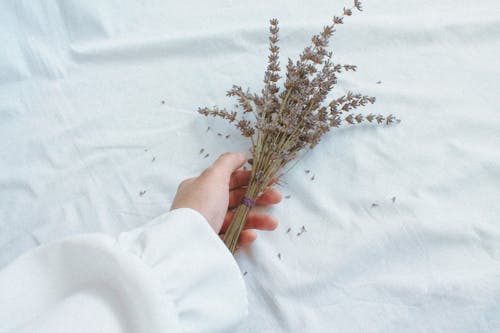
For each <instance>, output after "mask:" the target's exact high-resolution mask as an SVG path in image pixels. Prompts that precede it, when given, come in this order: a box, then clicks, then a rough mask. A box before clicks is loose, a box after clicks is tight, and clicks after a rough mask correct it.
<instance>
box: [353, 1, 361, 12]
mask: <svg viewBox="0 0 500 333" xmlns="http://www.w3.org/2000/svg"><path fill="white" fill-rule="evenodd" d="M354 7H355V8H356V9H357V10H359V11H360V12H362V11H363V7H362V5H361V2H360V1H359V0H354Z"/></svg>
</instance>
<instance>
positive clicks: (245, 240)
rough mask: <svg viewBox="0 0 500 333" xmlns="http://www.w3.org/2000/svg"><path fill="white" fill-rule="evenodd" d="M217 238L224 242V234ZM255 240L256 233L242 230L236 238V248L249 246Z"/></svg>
mask: <svg viewBox="0 0 500 333" xmlns="http://www.w3.org/2000/svg"><path fill="white" fill-rule="evenodd" d="M219 237H220V238H221V239H222V240H224V234H220V235H219ZM256 239H257V233H256V232H255V230H251V229H249V230H243V231H242V232H241V233H240V237H239V238H238V247H240V246H247V245H250V244H251V243H252V242H253V241H254V240H256Z"/></svg>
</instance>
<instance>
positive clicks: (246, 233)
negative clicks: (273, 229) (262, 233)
mask: <svg viewBox="0 0 500 333" xmlns="http://www.w3.org/2000/svg"><path fill="white" fill-rule="evenodd" d="M256 239H257V233H256V232H255V231H254V230H243V231H242V232H241V234H240V238H239V239H238V246H248V245H250V244H252V242H253V241H254V240H256Z"/></svg>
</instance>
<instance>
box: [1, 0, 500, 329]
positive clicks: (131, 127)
mask: <svg viewBox="0 0 500 333" xmlns="http://www.w3.org/2000/svg"><path fill="white" fill-rule="evenodd" d="M362 2H363V7H364V11H363V12H362V13H357V12H355V14H354V15H353V16H352V17H350V18H346V19H345V24H344V25H342V26H338V27H337V28H336V30H337V31H336V32H335V34H334V36H333V38H332V42H331V46H332V51H333V52H334V54H333V61H334V62H335V63H338V64H345V63H347V64H354V65H357V66H358V71H357V72H355V73H353V72H349V73H343V74H341V75H339V77H338V79H339V80H338V85H337V86H336V87H335V88H334V91H333V92H332V94H331V96H329V98H328V99H330V98H335V97H339V96H340V95H342V94H345V93H346V92H347V91H353V92H354V93H357V92H359V93H363V94H367V95H370V96H375V97H376V98H377V102H376V103H375V104H374V105H369V106H367V107H365V108H362V109H360V110H359V112H362V113H365V114H368V113H370V112H373V113H381V114H391V113H392V114H394V115H396V116H398V117H399V118H401V119H402V122H401V123H400V124H398V125H396V126H373V125H368V124H362V125H356V126H343V127H341V128H338V129H335V130H332V131H331V132H330V133H328V134H327V135H326V136H325V137H324V138H323V140H322V141H321V142H320V143H319V144H318V145H317V146H316V147H315V148H314V150H313V151H311V152H310V153H309V154H307V155H306V156H305V157H304V158H303V159H302V160H301V161H299V162H298V163H297V164H296V165H295V167H294V168H293V169H292V170H291V171H290V172H288V173H287V174H286V175H285V176H284V177H283V179H282V181H281V184H283V186H282V187H281V190H282V191H283V194H284V195H285V196H287V195H290V197H289V198H288V199H285V200H283V202H282V203H281V204H279V205H276V206H274V207H273V208H272V210H271V212H270V213H272V214H273V215H274V216H276V217H277V218H278V219H279V221H280V226H279V227H278V229H277V230H276V231H275V232H270V233H268V232H258V239H257V241H256V242H255V243H254V244H253V245H252V247H251V248H250V249H248V251H241V252H240V253H238V254H237V255H236V259H237V261H238V263H239V265H240V268H241V271H242V272H247V274H246V275H245V277H244V279H245V282H246V284H247V289H248V301H249V304H250V305H249V316H248V317H247V319H246V320H245V321H244V323H243V324H242V325H241V326H240V328H238V329H237V330H236V331H235V332H238V333H255V332H259V333H261V332H263V333H268V332H269V333H290V332H293V333H295V332H299V333H303V332H305V333H309V332H312V333H316V332H320V333H323V332H341V333H366V332H368V333H372V332H373V333H401V332H404V333H441V332H444V333H449V332H453V333H471V332H474V333H476V332H477V333H497V332H500V316H499V313H500V223H499V221H500V204H499V201H500V149H499V147H500V111H499V102H498V95H499V79H500V57H499V54H500V1H499V0H439V1H437V0H383V1H382V0H366V1H362ZM351 5H352V0H307V1H304V0H273V1H269V0H238V1H235V0H210V1H202V0H182V1H174V0H148V1H141V0H105V1H103V0H38V1H33V0H1V1H0V266H2V267H3V266H5V265H6V264H7V263H9V262H10V261H11V260H13V259H14V258H15V257H17V256H18V255H20V254H21V253H23V252H26V251H27V250H29V249H30V248H32V247H34V246H37V245H38V244H44V243H47V242H49V241H52V240H55V239H59V238H61V237H64V236H67V235H72V234H78V233H83V232H102V233H106V234H109V235H116V234H118V233H120V232H122V231H125V230H129V229H131V228H133V227H137V226H141V225H143V224H144V223H147V221H149V220H151V219H152V218H154V217H156V216H158V215H160V214H161V213H162V212H164V211H165V209H166V207H168V205H169V202H170V201H171V200H172V199H173V196H174V194H175V191H176V188H177V186H178V184H179V182H180V181H182V180H183V179H185V178H188V177H193V176H196V175H198V174H199V173H200V172H202V171H203V170H204V169H205V168H206V167H208V166H209V165H210V164H211V163H213V161H214V160H215V159H216V158H217V156H218V155H219V154H221V153H223V152H226V151H248V148H249V145H250V143H249V140H248V139H247V138H242V137H241V136H240V134H239V133H238V131H237V130H236V129H235V128H234V126H233V124H227V123H226V122H223V121H220V120H218V119H217V120H215V119H213V118H205V117H202V116H201V115H199V114H197V112H196V111H197V108H198V107H203V106H208V107H210V106H213V105H218V106H220V107H225V108H227V109H228V110H233V105H234V104H235V100H234V99H231V98H229V97H226V96H225V92H226V90H228V89H230V88H231V86H232V85H233V84H238V85H241V86H242V87H243V89H246V87H249V88H250V89H251V91H252V92H260V90H261V89H262V87H263V82H262V81H263V77H264V76H263V74H264V70H265V68H266V66H267V63H266V61H267V56H268V42H269V41H268V22H269V19H270V18H273V17H276V18H278V19H279V21H280V63H281V67H282V68H284V67H285V65H286V62H287V58H288V57H290V58H291V59H292V60H295V59H297V56H298V55H299V54H300V52H301V51H302V50H303V48H304V47H305V46H306V45H308V44H309V43H310V40H311V37H312V36H313V34H315V33H318V32H320V31H321V29H322V27H323V26H324V25H326V24H328V23H329V22H331V20H332V17H333V16H334V15H336V14H339V13H341V12H342V8H343V7H350V6H351ZM279 83H280V85H281V83H282V81H280V82H279ZM247 116H249V118H250V119H251V115H249V114H247ZM209 126H210V129H208V127H209ZM217 133H220V134H221V136H219V135H217ZM226 135H230V137H228V138H226ZM202 149H204V151H203V153H201V154H200V151H201V150H202ZM207 154H208V156H207ZM205 156H207V157H206V158H205ZM306 170H309V173H306V172H305V171H306ZM313 176H314V180H312V178H313ZM393 198H394V202H393V200H392V199H393ZM374 204H375V205H374ZM302 226H304V227H305V229H306V230H307V231H306V232H303V233H301V230H302ZM289 228H290V231H289V232H287V230H288V229H289ZM299 233H301V234H300V235H299V236H297V234H299ZM278 254H280V257H278ZM280 258H281V259H280ZM0 297H1V295H0Z"/></svg>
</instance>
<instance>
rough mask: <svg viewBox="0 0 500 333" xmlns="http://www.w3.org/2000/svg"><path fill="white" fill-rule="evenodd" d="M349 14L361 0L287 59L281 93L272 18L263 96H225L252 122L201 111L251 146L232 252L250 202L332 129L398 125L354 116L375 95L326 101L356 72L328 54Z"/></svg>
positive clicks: (231, 233) (230, 238) (390, 119)
mask: <svg viewBox="0 0 500 333" xmlns="http://www.w3.org/2000/svg"><path fill="white" fill-rule="evenodd" d="M353 10H357V11H362V5H361V2H360V1H359V0H354V4H353V7H352V8H344V10H343V15H342V16H334V17H333V21H332V24H331V25H327V26H325V27H323V30H322V31H321V33H319V34H317V35H314V36H313V37H312V38H311V44H310V45H308V46H306V47H305V48H304V50H303V51H302V53H301V54H300V56H299V58H298V60H296V61H295V62H294V61H292V60H291V59H290V58H288V61H287V64H286V73H285V77H284V82H283V89H282V90H281V89H280V87H279V85H278V82H279V80H280V79H281V78H282V76H281V68H280V63H279V50H280V49H279V46H278V42H279V27H278V20H277V19H271V20H270V27H269V56H268V63H267V68H266V71H265V73H264V87H263V89H262V91H261V94H260V95H259V94H255V93H253V94H252V93H250V91H249V90H246V91H244V90H243V89H242V88H241V87H240V86H236V85H234V86H233V87H232V88H231V89H230V90H229V91H228V92H227V96H230V97H235V98H236V99H237V101H238V105H239V106H240V107H241V109H242V110H243V114H249V115H251V117H252V120H250V119H248V117H245V118H243V117H240V118H238V113H237V112H236V111H231V112H229V111H227V110H225V109H219V108H218V107H213V108H206V107H205V108H199V110H198V112H199V113H201V114H203V115H205V116H213V117H220V118H223V119H225V120H227V121H229V122H230V123H235V125H236V127H237V128H238V129H239V130H240V132H241V133H242V134H243V135H244V136H245V137H249V138H250V139H251V142H252V146H251V153H252V155H253V157H252V159H251V160H252V163H251V164H252V177H251V180H250V183H249V185H248V189H247V192H246V195H245V200H247V201H246V204H241V205H240V206H239V207H238V208H237V209H236V211H235V214H234V217H233V220H232V222H231V225H230V226H229V228H228V230H227V231H226V234H225V237H224V241H225V242H226V244H227V246H228V247H229V249H230V250H231V251H232V252H234V250H235V248H236V243H237V241H238V237H239V234H240V232H241V230H242V228H243V225H244V223H245V221H246V217H247V215H248V212H249V209H250V208H249V206H251V205H249V204H248V202H250V201H252V202H253V200H255V199H256V198H257V197H258V196H259V195H260V194H262V193H263V192H264V191H265V190H266V188H267V186H268V184H269V183H270V181H271V180H272V179H277V178H279V177H280V176H281V175H282V170H283V169H284V168H285V166H287V165H288V164H289V163H290V162H291V161H293V160H296V159H297V158H298V157H299V156H300V153H301V152H303V151H306V150H309V149H312V148H313V147H315V146H316V145H317V144H318V143H319V141H320V140H321V138H322V137H323V136H324V135H325V134H326V133H328V132H329V131H330V129H332V128H337V127H339V126H340V125H342V124H343V123H346V124H350V125H355V124H360V123H362V122H364V121H365V120H366V121H368V122H369V123H375V122H376V123H377V124H387V125H389V124H391V123H394V122H399V120H398V119H396V117H394V116H393V115H389V116H383V115H380V114H371V113H370V114H368V115H366V116H364V115H363V114H361V113H357V114H355V113H354V111H355V110H356V109H357V108H359V107H363V106H365V105H367V104H373V103H375V97H371V96H365V95H362V94H358V93H353V92H347V94H345V95H343V96H340V97H338V98H335V99H333V100H331V101H328V102H325V101H326V99H327V97H328V94H329V93H330V92H331V91H332V89H333V88H334V87H335V85H336V84H337V82H338V79H337V75H338V74H340V73H342V72H350V71H356V70H357V67H356V66H355V65H349V64H337V63H334V61H333V53H332V52H329V51H328V50H327V48H328V45H329V41H330V38H331V36H332V35H333V33H334V32H335V27H336V26H337V25H341V24H344V19H345V18H346V17H348V16H351V15H353ZM313 177H314V176H313ZM248 200H250V201H248Z"/></svg>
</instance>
